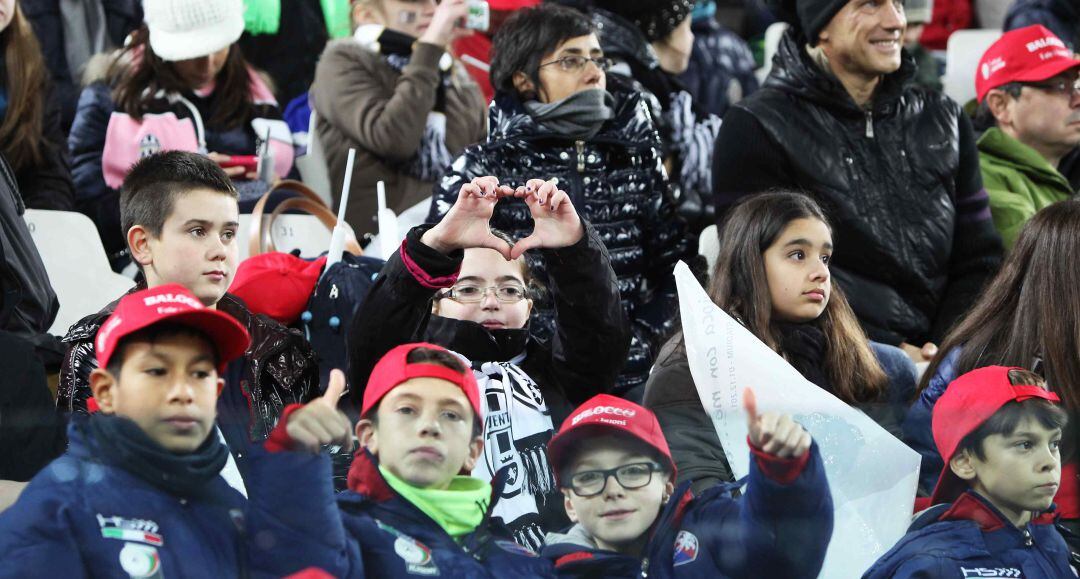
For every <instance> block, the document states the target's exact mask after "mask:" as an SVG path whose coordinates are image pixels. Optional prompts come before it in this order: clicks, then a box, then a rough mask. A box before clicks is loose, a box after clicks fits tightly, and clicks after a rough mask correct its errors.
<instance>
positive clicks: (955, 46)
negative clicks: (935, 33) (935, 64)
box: [942, 30, 1001, 106]
mask: <svg viewBox="0 0 1080 579" xmlns="http://www.w3.org/2000/svg"><path fill="white" fill-rule="evenodd" d="M998 38H1001V31H1000V30H957V31H956V32H954V33H953V34H952V36H950V37H949V44H948V47H947V48H946V50H945V77H944V78H943V79H942V84H943V85H944V92H945V94H946V95H948V96H950V97H952V99H953V100H954V101H956V102H958V103H960V105H961V106H963V105H964V104H966V103H967V102H968V101H970V100H971V99H973V98H975V74H976V70H975V69H977V68H978V67H979V59H981V58H982V55H983V53H984V52H986V49H988V48H990V45H991V44H993V43H994V42H996V41H997V39H998Z"/></svg>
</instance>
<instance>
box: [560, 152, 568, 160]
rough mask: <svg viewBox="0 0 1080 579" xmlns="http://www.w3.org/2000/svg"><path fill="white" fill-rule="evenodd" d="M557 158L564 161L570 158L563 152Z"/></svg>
mask: <svg viewBox="0 0 1080 579" xmlns="http://www.w3.org/2000/svg"><path fill="white" fill-rule="evenodd" d="M559 158H560V159H562V160H563V161H565V160H567V159H569V158H570V155H569V154H568V153H567V152H566V151H563V152H561V153H559Z"/></svg>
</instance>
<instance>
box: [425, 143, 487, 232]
mask: <svg viewBox="0 0 1080 579" xmlns="http://www.w3.org/2000/svg"><path fill="white" fill-rule="evenodd" d="M482 147H483V145H474V146H472V147H469V148H467V149H465V152H464V153H462V154H461V156H460V157H458V158H457V159H455V160H454V162H453V163H451V164H450V167H449V170H448V171H447V172H446V174H445V175H443V178H442V179H440V180H439V181H437V182H436V183H435V186H434V187H433V189H432V194H431V209H429V210H428V216H427V220H426V222H427V223H438V222H440V221H442V218H443V215H446V213H447V212H448V211H450V208H451V207H453V206H454V203H455V202H456V201H457V197H458V192H459V191H461V186H462V185H464V184H466V183H468V182H470V181H472V180H473V179H474V178H476V177H482V176H484V175H490V174H492V173H491V171H489V169H488V162H489V161H492V160H493V159H494V155H493V154H491V153H490V152H488V153H485V150H484V149H483V148H482Z"/></svg>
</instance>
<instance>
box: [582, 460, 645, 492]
mask: <svg viewBox="0 0 1080 579" xmlns="http://www.w3.org/2000/svg"><path fill="white" fill-rule="evenodd" d="M662 470H663V469H662V468H660V466H658V465H656V464H653V463H651V462H635V463H633V464H624V465H622V466H620V467H618V468H609V469H608V470H584V471H581V472H579V473H577V474H575V475H573V476H571V477H570V488H571V489H573V491H574V494H576V495H577V496H579V497H595V496H596V495H598V494H600V493H602V492H604V489H605V488H607V481H608V479H609V478H611V477H615V480H617V481H619V484H620V485H622V487H623V488H624V489H627V490H633V489H639V488H641V487H643V486H645V485H647V484H649V483H650V482H651V481H652V473H654V472H661V471H662Z"/></svg>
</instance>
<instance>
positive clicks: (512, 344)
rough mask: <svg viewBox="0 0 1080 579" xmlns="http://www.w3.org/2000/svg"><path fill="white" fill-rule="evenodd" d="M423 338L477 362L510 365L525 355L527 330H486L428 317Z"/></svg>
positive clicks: (461, 322) (447, 319)
mask: <svg viewBox="0 0 1080 579" xmlns="http://www.w3.org/2000/svg"><path fill="white" fill-rule="evenodd" d="M424 338H425V339H426V340H427V341H429V342H431V343H433V344H442V345H444V346H446V347H447V348H449V349H451V350H453V351H455V352H457V353H459V354H461V355H462V356H465V357H466V358H468V359H469V360H472V361H477V362H509V361H510V360H512V359H514V358H515V357H517V356H520V355H521V354H522V353H524V352H525V348H526V347H527V346H528V344H529V339H530V338H529V326H528V325H526V326H525V327H524V328H512V329H505V330H489V329H487V328H485V327H484V326H481V325H480V324H478V323H476V322H468V321H464V320H455V319H452V318H444V317H442V316H431V319H430V321H429V322H428V326H427V330H426V332H425V334H424Z"/></svg>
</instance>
